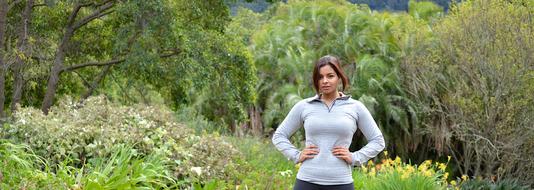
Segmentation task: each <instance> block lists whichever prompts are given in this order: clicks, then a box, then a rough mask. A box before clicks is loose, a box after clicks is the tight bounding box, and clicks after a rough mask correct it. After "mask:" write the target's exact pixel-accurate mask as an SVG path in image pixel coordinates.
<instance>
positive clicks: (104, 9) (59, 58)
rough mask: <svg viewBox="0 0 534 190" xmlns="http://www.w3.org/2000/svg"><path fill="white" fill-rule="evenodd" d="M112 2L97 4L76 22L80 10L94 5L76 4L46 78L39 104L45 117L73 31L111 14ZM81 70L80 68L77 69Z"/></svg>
mask: <svg viewBox="0 0 534 190" xmlns="http://www.w3.org/2000/svg"><path fill="white" fill-rule="evenodd" d="M114 3H115V2H114V1H112V0H108V1H105V2H103V3H102V4H99V5H98V6H99V7H98V8H97V9H96V10H94V11H93V12H92V13H91V14H89V15H87V16H85V17H83V18H82V19H80V20H78V21H76V16H78V12H79V11H80V9H81V8H83V7H87V6H91V5H94V3H87V4H76V6H75V7H74V9H73V11H72V13H71V14H70V16H69V19H68V21H67V25H66V27H65V33H64V34H63V38H62V39H61V41H60V43H59V46H58V48H57V51H56V57H55V58H54V65H53V66H52V70H51V71H50V77H49V78H48V84H47V86H46V93H45V97H44V99H43V103H42V104H41V110H42V111H43V113H44V114H45V115H47V114H48V111H49V110H50V107H51V106H52V104H53V103H54V98H55V96H56V89H57V85H58V83H59V75H60V74H61V72H63V69H64V67H63V62H65V48H66V47H67V44H68V43H69V41H70V38H71V37H72V36H73V35H74V31H76V30H77V29H78V28H80V27H83V26H85V25H86V24H87V23H89V22H91V21H93V20H95V19H97V18H100V17H103V16H105V15H108V14H110V13H112V11H108V10H109V9H111V8H112V7H113V5H114ZM79 68H81V67H79Z"/></svg>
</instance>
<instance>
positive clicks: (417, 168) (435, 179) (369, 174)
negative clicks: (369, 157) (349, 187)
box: [354, 151, 449, 190]
mask: <svg viewBox="0 0 534 190" xmlns="http://www.w3.org/2000/svg"><path fill="white" fill-rule="evenodd" d="M447 164H448V163H440V162H433V161H432V160H426V161H424V162H423V163H421V164H420V165H412V164H407V163H404V162H403V161H402V159H401V158H400V157H398V156H397V157H396V158H395V159H391V158H389V157H388V155H387V151H386V152H385V158H384V159H382V161H381V162H380V163H376V164H374V162H373V161H369V162H368V163H367V164H366V165H364V166H362V167H361V169H358V170H357V172H354V178H355V179H354V181H355V188H356V189H377V190H378V189H445V188H446V187H447V178H448V175H449V173H448V172H446V169H447Z"/></svg>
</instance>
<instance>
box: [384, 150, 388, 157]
mask: <svg viewBox="0 0 534 190" xmlns="http://www.w3.org/2000/svg"><path fill="white" fill-rule="evenodd" d="M384 156H385V157H386V158H387V157H388V151H387V150H385V151H384Z"/></svg>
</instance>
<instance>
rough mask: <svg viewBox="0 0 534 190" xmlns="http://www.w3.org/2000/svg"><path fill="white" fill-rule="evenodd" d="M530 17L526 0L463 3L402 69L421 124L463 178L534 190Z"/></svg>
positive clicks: (531, 6) (533, 32) (532, 31)
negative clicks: (521, 185) (511, 182)
mask: <svg viewBox="0 0 534 190" xmlns="http://www.w3.org/2000/svg"><path fill="white" fill-rule="evenodd" d="M533 10H534V4H532V1H504V0H503V1H486V0H474V1H466V2H463V3H461V4H459V5H458V6H455V7H452V9H451V12H450V14H449V15H448V16H446V17H445V18H444V19H443V21H440V22H439V23H437V25H436V27H434V28H433V29H434V31H436V34H435V37H434V38H433V40H431V41H429V42H420V43H419V44H418V45H416V46H418V50H421V51H419V52H416V51H414V52H411V54H410V56H407V57H406V58H407V59H405V61H404V62H403V66H402V68H403V71H404V73H412V74H410V75H407V77H406V78H405V82H406V85H405V87H406V89H407V91H408V92H409V94H410V95H411V99H412V100H414V101H415V102H417V104H418V107H420V110H421V117H420V118H422V120H421V121H422V124H423V125H424V126H425V127H426V128H427V130H428V131H429V133H430V134H431V138H432V139H433V141H434V142H436V144H438V145H440V146H436V147H439V149H438V150H439V151H441V152H445V151H446V152H448V153H449V154H451V155H452V157H453V159H454V160H455V163H456V164H457V166H458V170H459V172H460V173H462V174H466V175H470V176H483V177H486V178H491V177H492V176H494V175H496V177H497V178H498V180H501V179H506V178H516V179H519V180H520V181H522V182H523V183H524V184H529V185H532V180H531V179H532V178H533V176H532V173H533V172H532V171H534V167H533V164H532V163H534V161H533V160H532V157H531V156H530V155H531V154H532V153H533V151H534V135H533V134H534V131H533V129H532V126H534V123H533V121H534V120H532V119H531V118H532V117H531V116H532V115H533V114H534V108H533V106H532V105H534V97H533V96H532V94H533V93H534V88H533V87H534V80H533V77H532V76H534V72H533V69H532V68H534V67H533V65H534V62H533V59H532V55H534V54H533V52H534V49H533V47H534V44H533V42H534V23H533V21H532V19H530V18H531V17H532V14H533V13H534V12H533Z"/></svg>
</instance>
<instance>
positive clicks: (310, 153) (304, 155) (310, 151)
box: [299, 145, 319, 163]
mask: <svg viewBox="0 0 534 190" xmlns="http://www.w3.org/2000/svg"><path fill="white" fill-rule="evenodd" d="M317 154H319V147H317V146H315V145H309V146H307V147H306V148H304V150H302V152H300V158H299V163H302V162H304V161H305V160H307V159H312V158H313V157H315V155H317Z"/></svg>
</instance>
